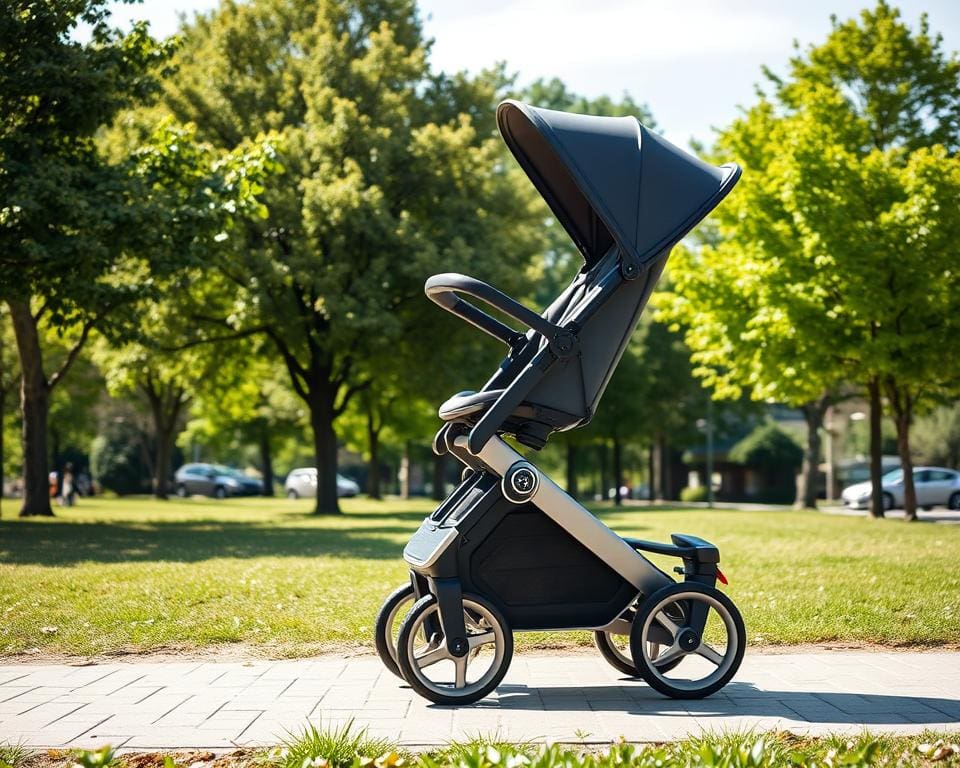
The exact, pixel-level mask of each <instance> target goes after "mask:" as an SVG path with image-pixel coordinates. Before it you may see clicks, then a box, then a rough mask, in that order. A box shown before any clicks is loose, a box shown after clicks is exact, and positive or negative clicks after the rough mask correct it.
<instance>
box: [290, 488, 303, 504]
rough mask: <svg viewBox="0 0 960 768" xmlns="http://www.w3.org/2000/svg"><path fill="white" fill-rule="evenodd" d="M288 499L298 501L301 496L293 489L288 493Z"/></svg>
mask: <svg viewBox="0 0 960 768" xmlns="http://www.w3.org/2000/svg"><path fill="white" fill-rule="evenodd" d="M287 498H288V499H291V500H293V501H296V500H297V499H299V498H300V494H299V493H297V492H296V491H295V490H293V488H291V489H290V490H289V491H287Z"/></svg>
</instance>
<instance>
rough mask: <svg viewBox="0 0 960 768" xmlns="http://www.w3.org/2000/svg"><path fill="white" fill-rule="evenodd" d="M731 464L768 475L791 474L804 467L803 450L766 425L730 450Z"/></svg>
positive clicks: (771, 426)
mask: <svg viewBox="0 0 960 768" xmlns="http://www.w3.org/2000/svg"><path fill="white" fill-rule="evenodd" d="M730 461H735V462H737V463H738V464H744V465H746V466H748V467H756V468H757V469H763V470H767V471H769V472H779V471H785V472H789V473H791V474H792V473H794V472H796V471H797V470H798V469H800V465H801V464H802V463H803V448H801V447H800V446H799V445H797V442H796V440H794V439H793V438H792V437H791V436H790V435H788V434H787V433H786V432H784V431H783V430H782V429H781V428H780V427H778V426H777V425H776V424H774V423H773V422H772V421H767V422H764V423H763V424H760V425H758V426H757V427H756V428H755V429H754V430H753V431H752V432H751V433H750V434H749V435H747V436H746V437H745V438H743V440H741V441H740V442H738V443H737V444H736V445H734V446H733V448H731V449H730Z"/></svg>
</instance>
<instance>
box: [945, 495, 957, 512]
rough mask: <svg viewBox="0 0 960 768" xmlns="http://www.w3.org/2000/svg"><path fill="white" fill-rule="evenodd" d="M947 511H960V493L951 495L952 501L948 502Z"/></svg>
mask: <svg viewBox="0 0 960 768" xmlns="http://www.w3.org/2000/svg"><path fill="white" fill-rule="evenodd" d="M947 509H954V510H956V509H960V492H957V493H954V494H951V495H950V500H949V501H948V502H947Z"/></svg>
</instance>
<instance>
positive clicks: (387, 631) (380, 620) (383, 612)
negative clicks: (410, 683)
mask: <svg viewBox="0 0 960 768" xmlns="http://www.w3.org/2000/svg"><path fill="white" fill-rule="evenodd" d="M407 601H410V602H411V603H412V602H413V585H412V584H404V585H403V586H402V587H397V588H396V589H395V590H393V592H391V593H390V596H389V597H388V598H387V599H386V600H384V601H383V605H381V606H380V610H379V611H378V612H377V618H376V620H375V621H374V623H373V644H374V646H375V647H376V649H377V656H379V657H380V661H382V662H383V666H385V667H386V668H387V669H388V670H390V671H391V672H392V673H393V674H395V675H396V676H397V677H399V678H400V679H401V680H402V679H403V673H401V672H400V667H398V666H397V662H396V661H394V658H393V656H394V654H395V653H396V648H394V647H393V627H392V626H387V624H388V622H389V621H390V615H391V614H392V613H393V612H394V610H395V608H396V607H397V606H398V605H402V604H403V603H404V602H407ZM394 620H396V619H394ZM391 650H392V651H393V652H394V653H390V651H391Z"/></svg>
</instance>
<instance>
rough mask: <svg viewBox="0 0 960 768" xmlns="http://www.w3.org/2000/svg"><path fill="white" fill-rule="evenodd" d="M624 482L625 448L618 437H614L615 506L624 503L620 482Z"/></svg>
mask: <svg viewBox="0 0 960 768" xmlns="http://www.w3.org/2000/svg"><path fill="white" fill-rule="evenodd" d="M622 482H623V449H622V446H621V445H620V441H619V440H618V439H617V438H614V439H613V503H614V505H615V506H618V507H619V506H620V505H621V504H623V495H622V494H621V493H620V484H621V483H622Z"/></svg>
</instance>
